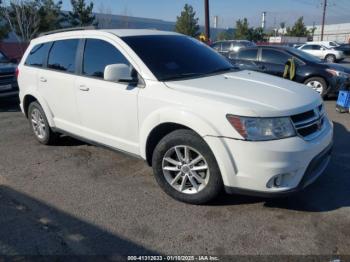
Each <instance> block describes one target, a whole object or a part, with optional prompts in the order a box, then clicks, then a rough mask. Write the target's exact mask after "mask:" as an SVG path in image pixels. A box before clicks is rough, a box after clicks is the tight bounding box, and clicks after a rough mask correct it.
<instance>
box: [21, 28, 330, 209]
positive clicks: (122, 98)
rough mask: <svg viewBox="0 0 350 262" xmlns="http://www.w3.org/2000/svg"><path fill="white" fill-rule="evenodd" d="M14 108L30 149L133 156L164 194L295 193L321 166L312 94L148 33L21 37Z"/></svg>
mask: <svg viewBox="0 0 350 262" xmlns="http://www.w3.org/2000/svg"><path fill="white" fill-rule="evenodd" d="M18 74H19V75H18V82H19V86H20V99H21V108H22V111H23V113H24V114H25V115H26V117H27V118H28V119H29V123H30V126H31V128H32V130H33V132H34V134H35V136H36V138H37V140H39V142H41V143H43V144H52V143H54V141H55V140H56V139H57V138H58V136H59V134H62V133H63V134H68V135H71V136H74V137H77V138H80V139H82V140H86V141H88V142H91V143H94V144H98V145H103V146H107V147H108V148H111V149H115V150H121V151H124V152H127V153H131V154H133V155H135V156H138V157H141V158H143V159H145V160H146V161H147V163H148V164H149V165H151V166H152V167H153V170H154V174H155V178H156V180H157V182H158V183H159V185H160V186H161V187H162V189H163V190H164V191H165V192H166V193H168V194H169V195H170V196H172V197H174V198H176V199H178V200H181V201H184V202H188V203H194V204H200V203H205V202H207V201H209V200H211V199H213V198H214V197H215V196H217V194H218V193H219V192H220V191H221V190H222V189H223V188H225V189H226V191H227V192H242V193H249V194H257V195H274V194H284V193H289V192H293V191H297V190H299V189H301V188H304V187H305V186H306V185H308V184H310V183H311V182H313V181H314V180H315V179H316V178H317V177H318V176H319V175H320V174H321V173H322V172H323V171H324V170H325V168H326V166H327V164H328V162H329V160H330V152H331V147H332V136H333V128H332V123H331V122H330V121H329V120H328V118H327V115H326V113H325V111H324V108H323V103H322V99H321V97H320V95H319V94H318V93H316V92H315V91H313V90H311V89H309V88H307V87H305V86H304V85H300V84H296V83H294V82H291V81H287V80H283V79H281V78H277V77H273V76H269V75H266V74H261V73H257V72H251V71H239V70H238V69H235V68H233V67H232V65H231V64H230V63H229V62H228V61H227V60H226V59H225V58H224V57H222V56H221V55H219V54H218V53H217V52H215V51H214V50H212V49H211V48H210V47H208V46H206V45H205V44H203V43H201V42H199V41H197V40H195V39H193V38H190V37H187V36H184V35H180V34H176V33H172V32H162V31H155V30H80V31H70V32H61V33H55V34H49V35H45V36H42V37H39V38H37V39H34V40H32V41H31V43H30V45H29V47H28V50H27V51H26V53H25V55H24V57H23V59H22V61H21V63H20V65H19V67H18Z"/></svg>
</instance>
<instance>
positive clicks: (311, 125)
mask: <svg viewBox="0 0 350 262" xmlns="http://www.w3.org/2000/svg"><path fill="white" fill-rule="evenodd" d="M324 118H325V114H324V111H323V105H320V106H318V107H317V108H315V109H314V110H310V111H306V112H304V113H301V114H297V115H293V116H291V119H292V122H293V124H294V127H295V129H296V131H297V133H298V135H299V136H301V137H302V138H304V139H305V140H311V139H313V138H315V137H316V136H318V134H320V133H321V132H322V129H323V126H324Z"/></svg>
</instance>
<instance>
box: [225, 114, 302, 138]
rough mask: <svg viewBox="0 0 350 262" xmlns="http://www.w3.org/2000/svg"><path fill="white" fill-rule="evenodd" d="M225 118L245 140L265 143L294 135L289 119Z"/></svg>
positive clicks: (232, 116)
mask: <svg viewBox="0 0 350 262" xmlns="http://www.w3.org/2000/svg"><path fill="white" fill-rule="evenodd" d="M226 118H227V120H228V121H229V122H230V124H231V125H232V126H233V127H234V129H235V130H236V131H237V132H238V133H239V134H240V135H241V136H242V137H244V139H246V140H252V141H266V140H274V139H281V138H287V137H292V136H295V135H296V134H295V129H294V127H293V124H292V122H291V120H290V118H289V117H275V118H257V117H242V116H234V115H227V116H226Z"/></svg>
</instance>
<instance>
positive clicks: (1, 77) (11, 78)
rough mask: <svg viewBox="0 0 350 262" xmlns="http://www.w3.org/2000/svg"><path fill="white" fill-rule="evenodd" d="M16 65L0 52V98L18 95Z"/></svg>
mask: <svg viewBox="0 0 350 262" xmlns="http://www.w3.org/2000/svg"><path fill="white" fill-rule="evenodd" d="M16 67H17V64H16V63H15V61H14V60H10V59H9V58H8V57H7V56H6V55H5V54H4V53H2V52H1V51H0V98H2V97H10V96H17V95H18V84H17V79H16Z"/></svg>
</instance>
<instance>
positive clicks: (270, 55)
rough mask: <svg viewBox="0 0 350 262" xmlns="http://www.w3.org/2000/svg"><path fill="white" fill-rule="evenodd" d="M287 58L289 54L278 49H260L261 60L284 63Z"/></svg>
mask: <svg viewBox="0 0 350 262" xmlns="http://www.w3.org/2000/svg"><path fill="white" fill-rule="evenodd" d="M289 58H290V56H289V55H287V54H285V53H282V52H280V51H276V50H272V49H262V57H261V60H262V61H263V62H266V63H272V64H280V65H284V64H285V63H286V62H287V61H288V59H289Z"/></svg>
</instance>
